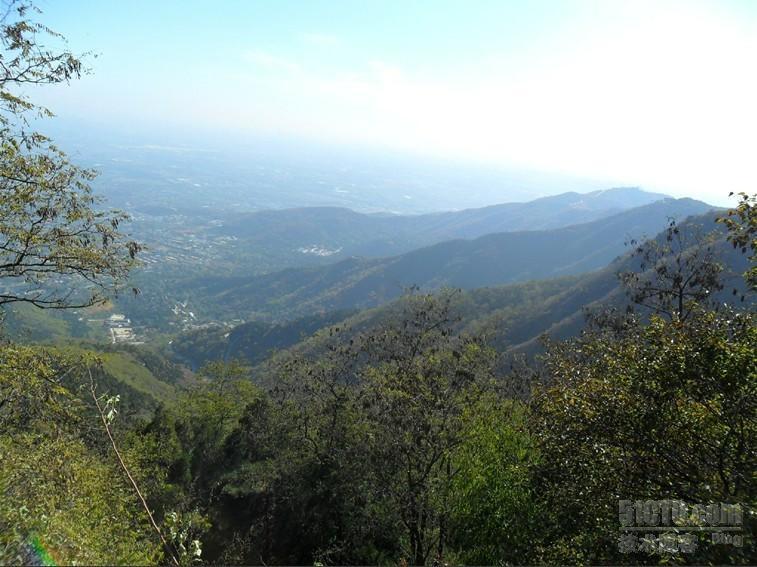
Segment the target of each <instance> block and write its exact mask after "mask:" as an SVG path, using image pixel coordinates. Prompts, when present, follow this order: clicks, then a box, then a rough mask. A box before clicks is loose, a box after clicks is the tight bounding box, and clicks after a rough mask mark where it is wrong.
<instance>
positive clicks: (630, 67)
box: [40, 0, 757, 202]
mask: <svg viewBox="0 0 757 567" xmlns="http://www.w3.org/2000/svg"><path fill="white" fill-rule="evenodd" d="M40 6H41V7H42V9H43V11H44V12H45V16H44V18H45V20H44V21H45V22H46V23H48V24H49V25H50V26H51V27H53V28H55V29H56V30H58V31H61V32H63V33H64V34H65V35H66V36H68V37H69V40H70V43H71V46H72V47H73V48H75V49H90V50H93V51H95V52H97V53H98V54H99V56H98V57H97V59H95V60H92V62H91V66H92V67H93V70H94V74H93V75H92V76H90V77H87V78H85V79H84V80H82V81H80V82H79V83H77V84H75V85H73V86H72V87H69V88H68V89H63V90H61V89H55V90H54V91H52V92H48V93H46V94H45V95H44V96H45V97H46V100H47V102H48V103H49V104H50V105H51V106H53V109H54V110H56V111H57V112H58V114H60V115H61V116H64V117H68V118H76V119H79V118H86V119H87V121H88V122H93V121H94V122H97V123H99V124H101V125H103V126H105V127H107V126H108V125H111V124H112V125H113V126H118V125H123V124H129V123H131V124H143V125H147V126H149V128H155V131H156V132H161V131H162V132H170V131H172V130H186V129H188V128H189V129H197V130H216V131H219V132H229V133H232V134H234V135H244V134H246V133H257V134H259V133H263V134H270V133H275V134H278V135H282V134H283V135H286V136H290V135H291V136H293V137H299V138H309V139H314V140H324V141H329V142H339V143H342V142H346V143H350V144H365V145H368V146H376V147H378V148H392V149H397V150H403V151H404V150H409V151H412V152H416V153H423V154H429V155H435V156H442V157H445V156H455V157H457V158H462V159H466V160H471V161H482V162H488V163H494V164H499V165H502V166H505V167H508V166H519V167H528V168H534V169H539V170H545V171H552V172H565V173H571V174H577V175H582V176H590V177H594V178H608V179H614V180H618V181H620V182H623V183H627V184H639V185H642V186H645V187H648V188H655V189H665V190H667V191H669V192H671V193H674V194H678V195H683V194H688V195H691V196H696V197H700V198H704V199H707V200H710V201H712V202H722V200H723V199H722V198H723V195H724V194H726V193H727V192H728V191H729V190H734V189H735V190H752V191H753V190H754V189H755V187H757V166H756V164H757V155H756V153H757V152H756V151H755V150H757V143H756V141H755V138H756V137H757V1H753V0H745V1H742V2H729V1H725V0H721V1H718V2H699V1H696V0H686V1H683V2H665V1H661V0H656V1H653V2H645V1H642V0H633V1H628V2H619V1H613V0H601V1H596V2H593V1H570V0H560V1H557V0H555V1H551V2H540V1H536V0H528V1H522V2H515V1H504V0H502V1H494V2H478V1H475V0H465V1H461V2H451V1H443V0H433V1H428V2H422V1H412V0H403V1H396V2H391V1H389V0H384V1H380V2H370V1H365V0H353V1H350V2H340V1H336V0H330V1H324V2H318V1H314V0H299V1H287V0H269V1H265V2H262V1H234V2H231V1H223V0H219V1H207V0H202V1H187V0H180V1H179V0H175V1H168V0H160V1H154V0H150V1H135V0H129V1H128V2H110V1H107V2H106V1H100V0H92V1H84V0H81V1H77V0H65V1H59V2H52V1H50V0H47V1H43V2H41V3H40Z"/></svg>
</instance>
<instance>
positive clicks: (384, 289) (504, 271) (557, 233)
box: [188, 192, 711, 319]
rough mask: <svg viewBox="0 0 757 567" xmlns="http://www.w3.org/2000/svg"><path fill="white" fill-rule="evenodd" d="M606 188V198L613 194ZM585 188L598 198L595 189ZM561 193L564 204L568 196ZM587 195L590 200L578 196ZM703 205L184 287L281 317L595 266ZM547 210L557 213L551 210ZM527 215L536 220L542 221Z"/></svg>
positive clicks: (223, 305) (633, 212)
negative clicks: (414, 291)
mask: <svg viewBox="0 0 757 567" xmlns="http://www.w3.org/2000/svg"><path fill="white" fill-rule="evenodd" d="M606 193H609V196H608V197H607V198H608V199H609V200H610V201H613V200H614V197H615V196H617V193H615V194H614V193H613V192H606ZM592 195H594V198H596V199H600V200H602V199H603V197H602V194H592ZM584 197H585V196H584ZM637 197H639V198H641V197H643V196H642V195H637ZM561 198H562V200H563V202H564V203H565V204H566V208H567V206H568V205H567V203H568V201H569V200H570V198H569V197H566V196H562V197H561ZM587 200H588V201H589V202H591V201H592V199H585V198H584V199H582V201H584V202H586V201H587ZM573 202H574V203H575V202H576V201H573ZM606 202H607V201H606ZM524 206H528V207H529V209H530V210H532V211H533V210H534V208H535V207H536V205H534V204H533V203H529V204H526V205H524ZM536 208H537V209H538V207H536ZM710 209H711V207H710V205H707V204H706V203H703V202H700V201H695V200H693V199H662V200H659V201H655V202H653V203H650V204H647V205H643V206H640V207H635V208H633V209H630V210H626V211H624V212H621V213H618V214H615V215H612V216H609V217H606V218H602V219H600V220H594V221H592V222H586V223H583V224H576V225H572V226H567V227H564V228H558V229H552V230H531V231H522V232H500V233H496V234H487V235H485V236H482V237H479V238H475V239H473V240H462V239H461V240H452V241H447V242H442V243H439V244H435V245H432V246H428V247H424V248H420V249H417V250H413V251H412V252H408V253H405V254H400V255H397V256H393V257H388V258H350V259H347V260H344V261H341V262H337V263H334V264H330V265H326V266H318V267H305V268H292V269H287V270H283V271H280V272H275V273H272V274H266V275H263V276H254V277H235V278H224V277H218V278H202V279H197V280H193V281H192V282H191V286H190V288H191V290H192V293H193V295H195V296H196V297H198V296H199V297H203V298H204V300H205V301H207V302H210V304H212V305H213V308H214V309H216V310H217V311H218V312H225V313H234V314H236V316H241V317H245V318H254V317H274V318H279V319H282V318H294V317H298V316H304V315H309V314H314V313H318V312H323V311H332V310H339V309H356V308H357V309H364V308H368V307H373V306H376V305H380V304H382V303H386V302H388V301H390V300H392V299H394V298H396V297H398V296H400V295H401V294H402V293H403V291H404V290H405V289H406V288H408V287H410V286H419V287H420V288H421V289H424V290H433V289H438V288H441V287H445V286H451V287H460V288H463V289H473V288H478V287H485V286H493V285H501V284H505V283H511V282H518V281H526V280H536V279H542V278H553V277H558V276H563V275H571V274H579V273H583V272H588V271H592V270H596V269H599V268H602V267H604V266H606V265H607V264H608V263H609V262H611V261H612V260H613V259H614V258H616V257H617V256H619V255H621V254H623V253H624V251H625V250H626V242H627V241H628V240H629V239H630V238H637V239H638V238H643V237H649V236H653V235H655V234H657V233H658V232H659V231H661V230H662V229H663V228H664V227H665V226H666V224H667V222H668V220H669V219H670V218H676V219H678V220H683V219H684V218H686V217H688V216H690V215H697V214H702V213H704V212H706V211H709V210H710ZM552 210H554V209H552ZM578 210H579V211H583V210H587V209H586V208H584V209H580V208H579V209H578ZM588 210H591V207H588ZM604 210H607V209H604ZM458 214H462V213H458ZM522 214H523V215H525V213H522ZM553 217H554V218H565V217H562V216H561V214H557V213H555V214H554V215H553ZM458 218H459V217H458ZM479 218H480V217H479ZM529 218H530V221H529V222H532V223H533V224H537V225H538V224H539V223H540V222H546V221H544V220H543V219H542V220H535V221H534V220H533V218H534V217H529ZM521 222H523V220H522V219H521ZM468 226H471V225H470V224H469V225H468ZM188 289H189V288H188Z"/></svg>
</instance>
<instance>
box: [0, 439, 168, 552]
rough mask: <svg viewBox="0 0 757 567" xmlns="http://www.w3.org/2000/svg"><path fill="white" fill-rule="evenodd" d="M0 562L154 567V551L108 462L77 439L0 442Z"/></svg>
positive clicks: (131, 499)
mask: <svg viewBox="0 0 757 567" xmlns="http://www.w3.org/2000/svg"><path fill="white" fill-rule="evenodd" d="M0 489H1V490H2V493H3V498H2V500H0V563H3V564H31V563H33V562H34V561H37V560H38V559H37V558H36V557H35V555H34V553H33V551H32V549H31V548H32V545H31V542H32V539H34V538H36V540H38V541H39V542H41V544H42V546H43V548H44V549H45V551H46V552H47V553H48V554H49V555H50V557H51V558H52V559H53V560H54V561H56V562H57V563H58V564H67V565H71V564H84V565H137V564H147V565H151V564H155V563H156V562H157V561H158V560H159V558H160V553H159V550H158V548H157V546H156V545H155V543H154V541H153V534H150V533H148V532H147V531H146V527H145V523H144V521H143V518H142V517H141V516H140V514H139V509H138V508H137V507H136V505H135V504H136V503H135V500H134V495H133V494H132V493H130V491H129V489H128V488H127V487H126V485H125V484H124V482H123V481H122V476H121V475H119V472H118V471H117V470H116V469H115V468H114V467H113V466H111V465H110V464H109V463H106V462H104V461H103V460H102V459H101V458H100V457H99V455H97V454H96V453H93V452H92V451H91V450H89V449H87V447H86V446H85V445H84V444H83V443H82V442H81V441H80V440H78V439H76V438H72V437H70V436H62V437H57V438H52V437H40V436H39V435H35V434H31V433H24V434H19V435H14V436H13V437H12V438H11V437H9V436H7V435H2V436H0Z"/></svg>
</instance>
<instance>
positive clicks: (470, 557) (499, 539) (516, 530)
mask: <svg viewBox="0 0 757 567" xmlns="http://www.w3.org/2000/svg"><path fill="white" fill-rule="evenodd" d="M466 420H467V421H468V425H467V428H468V431H469V434H468V438H467V439H466V441H465V443H463V445H462V446H461V447H460V450H459V451H458V452H457V455H456V456H455V460H454V468H455V470H456V474H455V477H454V480H453V484H452V490H451V511H452V514H451V521H450V528H451V529H450V532H451V533H452V534H453V539H452V541H451V542H450V543H451V547H452V548H453V549H456V550H458V552H457V554H458V557H459V559H460V562H461V563H464V564H468V565H496V564H500V563H508V564H509V563H512V564H515V563H523V562H524V561H526V560H527V559H526V558H529V557H532V555H531V554H532V547H533V544H534V542H535V541H538V540H539V538H540V537H541V534H540V533H539V530H540V528H541V527H542V525H541V518H542V513H543V511H542V510H540V509H539V505H540V502H539V500H538V495H537V494H534V491H533V486H532V482H531V472H532V469H533V467H534V466H535V465H537V463H538V458H537V452H536V450H535V448H534V446H533V442H532V440H531V436H530V434H529V432H528V431H527V428H526V424H527V413H526V408H525V407H523V405H522V404H520V403H518V402H512V401H503V400H500V399H498V398H496V397H492V396H488V397H486V398H485V399H483V400H481V402H479V403H478V404H476V405H475V406H472V407H470V408H469V409H468V410H467V411H466Z"/></svg>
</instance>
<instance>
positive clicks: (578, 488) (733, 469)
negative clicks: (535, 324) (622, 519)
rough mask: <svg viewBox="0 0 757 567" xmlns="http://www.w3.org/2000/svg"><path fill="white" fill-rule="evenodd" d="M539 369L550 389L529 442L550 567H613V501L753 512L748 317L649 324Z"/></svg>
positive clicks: (576, 345) (578, 345) (743, 553)
mask: <svg viewBox="0 0 757 567" xmlns="http://www.w3.org/2000/svg"><path fill="white" fill-rule="evenodd" d="M547 366H548V369H549V372H550V374H551V375H552V376H553V377H554V380H555V384H554V385H553V386H551V387H549V388H547V389H546V390H545V391H543V392H542V394H541V395H539V396H537V397H536V399H535V400H534V405H533V417H532V423H531V432H532V435H533V437H534V439H535V440H536V443H537V446H538V448H539V452H540V465H539V468H538V474H537V477H538V482H539V485H538V486H539V487H540V489H541V490H542V491H544V495H545V499H546V503H547V506H548V509H550V510H552V511H554V516H553V517H552V522H553V525H552V529H553V531H552V532H551V533H550V534H548V536H547V537H548V541H549V543H548V544H547V547H546V549H545V557H546V558H547V559H548V560H549V561H558V562H573V561H581V562H583V561H588V562H592V563H596V562H603V561H612V562H615V561H619V560H622V559H623V557H622V556H619V555H618V551H617V542H616V538H617V530H618V518H617V510H618V500H620V499H632V500H633V499H643V498H652V499H654V498H657V499H662V498H678V499H682V500H685V501H687V502H695V503H696V502H704V503H708V502H740V503H742V504H744V505H747V506H752V505H754V504H755V497H756V496H757V492H756V488H757V487H756V486H755V484H754V475H753V473H754V470H755V469H756V468H757V461H755V457H754V452H753V451H752V450H750V449H749V448H750V447H752V448H753V447H754V446H755V441H756V440H757V427H755V424H757V404H755V400H757V391H756V390H755V387H756V386H757V327H756V326H755V321H754V317H753V315H751V314H748V313H728V312H726V313H724V314H716V313H708V312H702V313H697V314H696V316H695V317H694V318H692V320H691V321H689V323H688V324H683V323H682V322H680V321H677V320H674V321H671V322H666V321H664V320H662V319H659V318H653V320H652V322H651V324H650V325H649V326H646V327H641V326H632V327H630V328H629V329H628V330H627V334H626V335H625V336H623V337H620V338H618V337H612V336H610V335H600V336H587V337H584V338H583V339H581V340H578V341H575V342H571V343H566V344H562V345H557V346H555V347H554V348H553V349H552V351H551V352H550V353H549V356H548V358H547ZM749 549H750V548H749V547H748V546H747V547H745V548H743V549H739V548H726V549H723V548H722V547H718V546H707V545H703V546H702V547H701V551H700V553H699V554H698V555H697V556H696V557H694V558H692V559H693V560H695V561H701V562H707V561H714V562H716V563H721V562H731V561H737V562H750V561H753V560H754V557H753V556H750V555H749V554H750V551H749ZM566 550H570V552H569V555H565V553H566ZM635 559H636V560H639V559H641V557H636V558H635Z"/></svg>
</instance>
